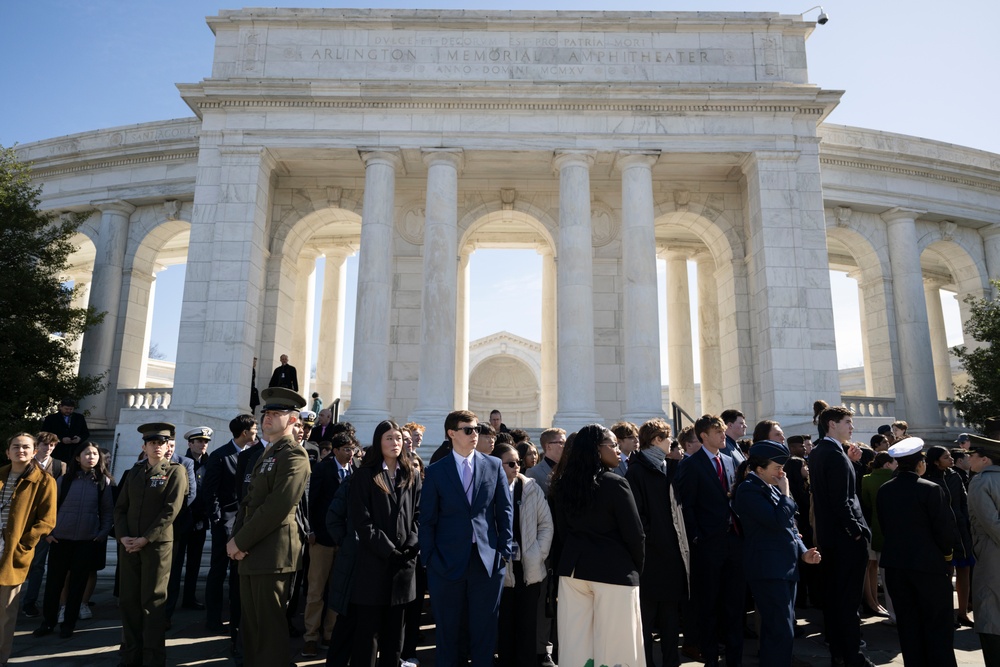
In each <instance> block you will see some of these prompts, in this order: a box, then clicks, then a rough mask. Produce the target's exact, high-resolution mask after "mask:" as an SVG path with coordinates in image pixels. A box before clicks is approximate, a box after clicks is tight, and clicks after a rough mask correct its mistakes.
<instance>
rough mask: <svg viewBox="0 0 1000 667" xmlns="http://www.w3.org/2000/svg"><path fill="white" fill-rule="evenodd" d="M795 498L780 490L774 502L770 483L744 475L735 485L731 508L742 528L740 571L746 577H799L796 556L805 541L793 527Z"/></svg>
mask: <svg viewBox="0 0 1000 667" xmlns="http://www.w3.org/2000/svg"><path fill="white" fill-rule="evenodd" d="M797 509H798V507H797V506H796V504H795V501H794V500H792V499H791V498H789V497H788V496H786V495H784V494H782V495H781V496H779V498H778V501H777V503H775V501H774V499H773V498H772V497H771V487H770V485H768V484H767V483H766V482H765V481H764V480H762V479H761V478H760V477H757V476H756V475H747V478H746V480H744V481H743V483H742V484H740V485H739V487H737V489H736V497H735V498H734V499H733V510H734V511H735V512H736V514H737V515H739V517H740V526H742V528H743V540H744V542H743V571H744V572H745V573H746V577H747V579H782V580H785V581H798V580H799V559H801V558H802V554H804V553H805V552H806V545H805V544H804V543H803V542H802V538H801V537H799V531H798V529H797V528H796V527H795V511H796V510H797Z"/></svg>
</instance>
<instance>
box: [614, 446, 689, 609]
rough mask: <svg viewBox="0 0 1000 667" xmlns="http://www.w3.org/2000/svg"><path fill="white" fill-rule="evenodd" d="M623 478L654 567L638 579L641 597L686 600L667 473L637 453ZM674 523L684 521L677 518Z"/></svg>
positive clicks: (683, 567)
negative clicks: (630, 494) (628, 487)
mask: <svg viewBox="0 0 1000 667" xmlns="http://www.w3.org/2000/svg"><path fill="white" fill-rule="evenodd" d="M625 479H626V480H627V481H628V483H629V486H630V487H631V489H632V496H633V497H634V498H635V505H636V508H637V510H638V512H639V517H640V518H641V520H642V529H643V532H644V533H645V535H646V552H645V560H646V561H648V562H650V563H654V564H655V565H652V566H650V567H647V568H644V569H643V571H642V575H641V576H640V577H639V579H640V585H641V587H642V595H643V597H644V598H647V599H650V600H676V599H679V598H682V597H683V598H686V597H687V588H686V584H687V577H686V576H685V573H686V571H687V568H686V567H685V564H684V557H683V556H682V555H681V545H680V540H679V538H678V535H677V529H676V528H675V527H674V516H673V510H674V507H673V505H675V504H674V503H671V502H670V480H669V479H667V472H666V470H661V469H660V468H658V467H657V466H655V465H654V464H653V462H652V461H650V460H649V458H647V457H646V455H644V454H643V453H642V452H641V451H639V450H636V452H635V453H634V454H633V456H632V457H631V459H630V460H629V466H628V472H627V473H625ZM677 509H678V510H679V509H680V508H677ZM677 520H678V521H683V520H684V519H683V518H682V517H677ZM684 548H685V549H686V548H687V545H686V544H685V545H684Z"/></svg>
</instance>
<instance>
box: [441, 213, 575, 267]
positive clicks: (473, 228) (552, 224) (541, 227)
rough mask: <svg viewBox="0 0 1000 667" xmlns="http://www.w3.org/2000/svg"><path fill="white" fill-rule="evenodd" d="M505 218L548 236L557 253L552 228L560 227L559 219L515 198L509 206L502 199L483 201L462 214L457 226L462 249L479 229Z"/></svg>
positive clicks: (552, 247) (546, 239) (553, 252)
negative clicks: (507, 207)
mask: <svg viewBox="0 0 1000 667" xmlns="http://www.w3.org/2000/svg"><path fill="white" fill-rule="evenodd" d="M505 221H516V222H519V223H523V224H525V225H527V226H529V227H530V228H531V229H532V230H533V231H535V232H536V233H538V234H539V235H540V236H541V237H542V238H543V239H544V240H545V242H546V243H547V244H548V246H549V248H550V249H551V250H552V254H553V256H555V255H556V254H557V252H558V249H557V244H556V237H555V235H554V234H553V230H558V229H559V223H558V221H557V220H556V219H555V218H553V217H552V216H551V215H550V214H549V213H548V211H545V210H544V209H542V208H540V207H538V206H535V205H534V204H531V203H530V202H524V201H515V202H514V203H513V204H512V207H511V208H510V209H505V208H504V204H503V202H501V201H500V200H499V199H497V200H494V201H488V202H484V203H482V204H480V205H479V206H476V207H475V208H473V209H470V210H469V211H466V213H465V214H464V215H462V216H460V217H459V220H458V229H459V230H460V232H461V234H460V236H459V239H458V248H459V252H462V251H463V248H465V247H466V246H467V245H468V243H469V240H470V239H471V238H472V237H473V236H474V235H475V233H476V232H477V231H479V230H481V229H482V228H483V227H486V226H488V225H491V224H496V223H498V222H505Z"/></svg>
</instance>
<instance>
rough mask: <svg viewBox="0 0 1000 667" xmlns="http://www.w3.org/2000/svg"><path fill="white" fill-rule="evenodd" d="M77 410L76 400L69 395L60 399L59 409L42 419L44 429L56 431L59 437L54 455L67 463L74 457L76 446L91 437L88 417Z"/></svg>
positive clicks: (50, 431)
mask: <svg viewBox="0 0 1000 667" xmlns="http://www.w3.org/2000/svg"><path fill="white" fill-rule="evenodd" d="M75 410H76V401H74V400H73V399H72V398H69V397H68V396H67V397H66V398H64V399H63V400H61V401H59V410H58V411H57V412H53V413H52V414H50V415H48V416H47V417H45V419H44V420H43V421H42V430H43V431H47V432H48V433H55V434H56V436H57V437H58V438H59V442H58V443H57V444H56V448H55V450H53V452H52V456H53V457H55V458H57V459H59V460H60V461H63V462H65V463H69V462H70V459H72V458H73V451H74V450H75V449H76V446H77V445H79V444H80V443H81V442H86V441H87V440H88V439H89V438H90V429H89V428H87V419H86V417H84V416H83V415H82V414H80V413H79V412H75Z"/></svg>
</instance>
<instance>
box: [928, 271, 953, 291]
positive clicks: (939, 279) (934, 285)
mask: <svg viewBox="0 0 1000 667" xmlns="http://www.w3.org/2000/svg"><path fill="white" fill-rule="evenodd" d="M950 282H951V280H950V279H948V278H945V277H943V276H927V275H925V276H924V289H925V290H933V289H941V288H942V287H944V286H945V285H947V284H948V283H950Z"/></svg>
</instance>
